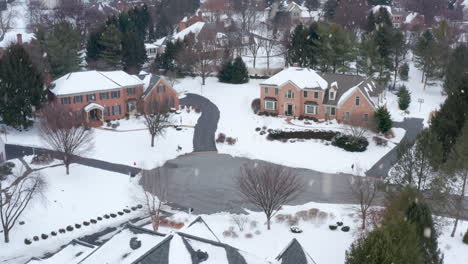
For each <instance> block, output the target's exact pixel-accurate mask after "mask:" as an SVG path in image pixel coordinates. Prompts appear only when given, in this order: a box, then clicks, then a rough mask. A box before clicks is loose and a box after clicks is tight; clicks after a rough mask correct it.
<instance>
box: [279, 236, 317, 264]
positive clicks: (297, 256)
mask: <svg viewBox="0 0 468 264" xmlns="http://www.w3.org/2000/svg"><path fill="white" fill-rule="evenodd" d="M276 260H278V261H279V262H280V263H281V264H316V262H315V261H314V260H313V259H312V258H311V257H310V256H309V254H307V252H305V251H304V249H303V248H302V246H301V244H299V242H298V241H297V240H296V239H295V238H294V239H293V240H292V241H291V243H289V245H288V246H287V247H286V249H284V250H283V252H281V254H280V255H279V256H278V257H276Z"/></svg>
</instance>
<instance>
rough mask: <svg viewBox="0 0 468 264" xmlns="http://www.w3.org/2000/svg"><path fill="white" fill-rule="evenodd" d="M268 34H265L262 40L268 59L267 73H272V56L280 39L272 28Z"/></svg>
mask: <svg viewBox="0 0 468 264" xmlns="http://www.w3.org/2000/svg"><path fill="white" fill-rule="evenodd" d="M268 32H270V33H267V35H266V36H265V39H264V40H263V41H262V44H263V49H264V50H265V56H266V59H267V73H268V74H270V58H271V56H272V55H273V51H274V50H275V47H276V45H277V44H278V41H277V39H276V35H274V34H273V33H271V31H270V30H268Z"/></svg>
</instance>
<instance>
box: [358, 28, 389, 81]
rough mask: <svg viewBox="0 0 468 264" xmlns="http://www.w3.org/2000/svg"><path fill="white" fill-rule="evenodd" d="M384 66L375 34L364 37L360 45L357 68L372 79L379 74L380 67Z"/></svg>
mask: <svg viewBox="0 0 468 264" xmlns="http://www.w3.org/2000/svg"><path fill="white" fill-rule="evenodd" d="M381 64H383V63H382V62H381V58H380V55H379V50H378V47H377V44H376V42H375V38H374V33H373V32H372V33H370V34H368V35H364V36H363V38H362V40H361V42H360V43H359V44H358V57H357V60H356V67H357V69H358V71H359V72H361V73H364V74H365V75H366V76H369V77H372V76H373V75H374V73H376V72H379V69H380V67H378V66H379V65H381Z"/></svg>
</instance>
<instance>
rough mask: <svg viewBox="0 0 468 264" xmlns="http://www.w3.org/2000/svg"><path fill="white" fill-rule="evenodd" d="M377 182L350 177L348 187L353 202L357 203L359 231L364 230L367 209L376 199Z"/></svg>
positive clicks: (364, 178)
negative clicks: (359, 219) (359, 217)
mask: <svg viewBox="0 0 468 264" xmlns="http://www.w3.org/2000/svg"><path fill="white" fill-rule="evenodd" d="M378 185H379V181H378V179H376V178H371V177H361V176H350V178H349V187H350V189H351V194H352V196H353V199H354V200H355V202H357V203H359V208H358V212H359V215H360V216H361V229H362V230H363V231H365V230H366V224H367V221H368V217H369V215H368V212H369V209H370V208H371V207H372V206H373V205H374V202H375V199H376V197H377V191H378Z"/></svg>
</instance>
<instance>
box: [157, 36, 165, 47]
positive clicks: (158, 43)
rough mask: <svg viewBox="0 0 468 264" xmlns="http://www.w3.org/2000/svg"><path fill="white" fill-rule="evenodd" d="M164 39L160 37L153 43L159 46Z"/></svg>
mask: <svg viewBox="0 0 468 264" xmlns="http://www.w3.org/2000/svg"><path fill="white" fill-rule="evenodd" d="M165 41H166V37H164V38H160V39H158V40H156V42H154V45H156V46H158V47H160V46H162V45H163V44H164V42H165Z"/></svg>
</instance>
